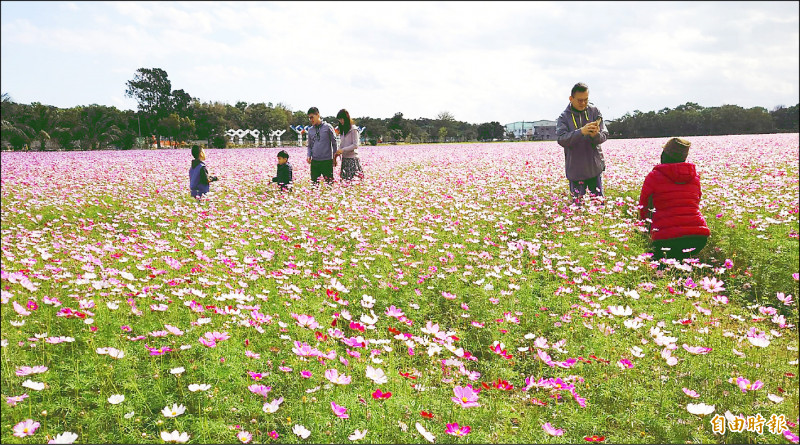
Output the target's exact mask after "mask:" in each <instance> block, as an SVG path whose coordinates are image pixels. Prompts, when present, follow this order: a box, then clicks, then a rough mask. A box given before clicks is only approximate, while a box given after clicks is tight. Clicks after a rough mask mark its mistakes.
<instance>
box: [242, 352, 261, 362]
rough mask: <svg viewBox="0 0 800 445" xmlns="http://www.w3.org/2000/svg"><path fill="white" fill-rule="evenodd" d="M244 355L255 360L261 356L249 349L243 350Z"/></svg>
mask: <svg viewBox="0 0 800 445" xmlns="http://www.w3.org/2000/svg"><path fill="white" fill-rule="evenodd" d="M244 355H245V357H250V358H254V359H256V360H258V359H260V358H261V354H258V353H255V352H253V351H250V350H245V351H244Z"/></svg>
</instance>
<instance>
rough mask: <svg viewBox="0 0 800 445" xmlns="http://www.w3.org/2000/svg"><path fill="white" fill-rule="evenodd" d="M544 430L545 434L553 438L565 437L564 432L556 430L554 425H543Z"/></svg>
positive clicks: (548, 423)
mask: <svg viewBox="0 0 800 445" xmlns="http://www.w3.org/2000/svg"><path fill="white" fill-rule="evenodd" d="M542 429H543V430H544V432H545V433H547V434H549V435H551V436H562V435H564V430H561V429H556V428H554V427H553V425H550V422H547V423H545V424H544V425H542Z"/></svg>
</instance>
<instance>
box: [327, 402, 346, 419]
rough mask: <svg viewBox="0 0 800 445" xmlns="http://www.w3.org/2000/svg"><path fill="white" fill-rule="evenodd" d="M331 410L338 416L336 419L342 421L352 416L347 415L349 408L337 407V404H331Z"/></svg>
mask: <svg viewBox="0 0 800 445" xmlns="http://www.w3.org/2000/svg"><path fill="white" fill-rule="evenodd" d="M331 409H332V410H333V413H334V414H336V417H338V418H340V419H348V418H350V415H349V414H347V408H345V407H343V406H341V405H337V404H336V402H331Z"/></svg>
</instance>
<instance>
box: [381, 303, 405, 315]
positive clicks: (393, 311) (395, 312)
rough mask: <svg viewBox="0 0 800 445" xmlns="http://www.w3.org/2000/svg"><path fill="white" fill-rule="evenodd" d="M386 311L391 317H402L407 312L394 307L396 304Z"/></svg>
mask: <svg viewBox="0 0 800 445" xmlns="http://www.w3.org/2000/svg"><path fill="white" fill-rule="evenodd" d="M384 313H385V314H386V315H388V316H389V317H395V318H399V317H402V316H403V315H405V313H403V311H402V310H401V309H398V308H396V307H394V305H391V306H389V307H388V308H387V309H386V312H384Z"/></svg>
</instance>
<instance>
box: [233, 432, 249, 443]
mask: <svg viewBox="0 0 800 445" xmlns="http://www.w3.org/2000/svg"><path fill="white" fill-rule="evenodd" d="M236 437H237V438H238V439H239V440H240V441H242V443H249V442H250V441H251V440H253V435H252V434H250V433H248V432H247V431H239V432H238V433H236Z"/></svg>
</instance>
